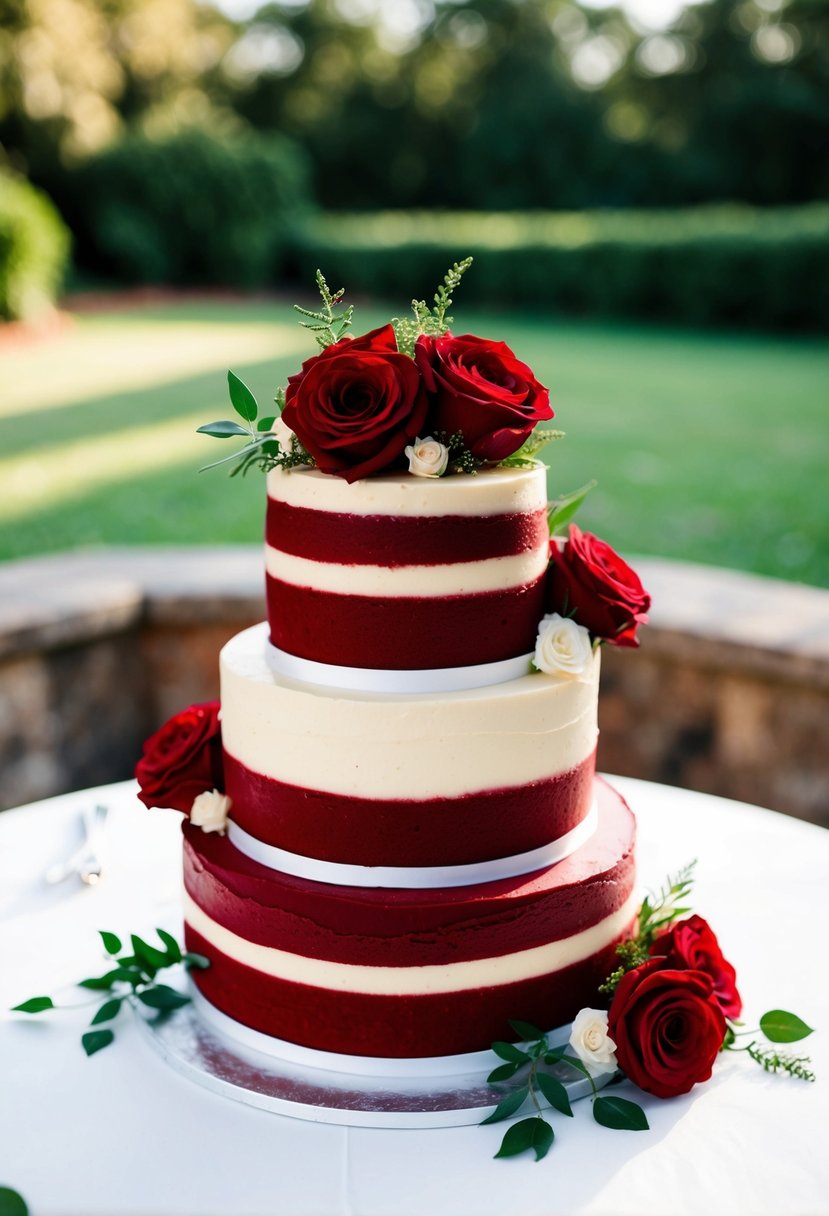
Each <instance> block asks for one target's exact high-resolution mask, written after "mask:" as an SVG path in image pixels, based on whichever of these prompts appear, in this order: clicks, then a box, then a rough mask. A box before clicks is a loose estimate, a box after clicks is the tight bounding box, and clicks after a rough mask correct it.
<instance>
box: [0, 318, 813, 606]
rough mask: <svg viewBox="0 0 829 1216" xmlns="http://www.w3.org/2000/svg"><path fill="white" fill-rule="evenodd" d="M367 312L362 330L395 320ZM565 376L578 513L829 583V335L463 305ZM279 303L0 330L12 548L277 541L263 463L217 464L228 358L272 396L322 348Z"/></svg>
mask: <svg viewBox="0 0 829 1216" xmlns="http://www.w3.org/2000/svg"><path fill="white" fill-rule="evenodd" d="M387 315H388V314H387V313H383V312H380V311H379V310H378V309H377V308H374V307H369V306H364V307H361V308H358V311H357V317H356V321H355V330H354V332H356V333H359V332H361V331H363V330H366V329H369V328H370V327H372V326H373V325H377V324H379V323H381V321H383V320H385V319H387ZM455 315H456V325H455V331H456V332H463V331H465V330H471V331H473V332H476V333H479V334H482V335H484V336H489V337H501V338H503V339H505V340H506V341H507V342H508V343H509V344H510V345H511V346H512V347H513V349H514V350H515V351H516V353H517V354H518V355H519V356H520V357H521V358H522V359H524V360H525V361H526V362H528V363H529V364H531V366H532V367H533V369H534V370H535V372H536V375H537V376H538V378H539V379H540V380H542V381H544V382H545V383H546V384H549V385H550V386H551V389H552V397H553V403H554V406H555V409H556V419H557V425H558V426H560V427H561V428H562V429H563V430H564V431H565V432H566V435H567V437H566V439H564V440H563V441H561V442H559V443H557V444H554V445H552V446H551V447H550V448H548V449H547V453H546V459H547V462H548V463H549V465H550V473H549V486H550V494H551V496H555V495H557V494H561V493H565V492H567V491H569V490H571V489H574V488H575V487H576V486H579V485H581V484H583V483H584V482H586V481H588V480H589V479H590V478H593V477H595V478H596V479H597V480H598V482H599V485H598V488H597V489H596V490H594V492H593V494H592V495H591V496H590V498H589V499H588V501H587V503H586V504H585V507H584V508H583V510H582V513H581V516H580V522H581V523H582V526H583V527H586V528H590V529H591V530H593V531H596V532H598V533H599V534H600V535H602V536H603V537H605V538H606V539H607V540H609V541H611V543H612V544H614V545H615V546H616V547H617V548H619V549H621V550H622V551H623V552H625V553H628V554H634V553H642V554H644V553H648V554H659V555H663V556H669V557H676V558H683V559H687V560H692V561H701V562H708V563H711V564H713V565H723V566H733V567H738V568H741V569H744V570H754V571H757V572H760V573H763V574H771V575H776V576H778V577H781V578H788V579H798V580H802V581H806V582H811V583H817V584H821V585H829V510H827V497H829V496H828V495H827V489H826V484H827V480H829V479H828V478H827V468H829V419H828V418H827V415H828V414H829V345H827V344H826V343H822V342H820V341H819V340H817V339H815V340H806V339H798V338H784V337H771V336H746V335H737V334H733V333H722V334H717V333H711V332H708V333H706V332H696V331H683V330H668V329H661V328H654V327H645V326H640V325H637V326H633V325H630V326H628V325H621V324H608V323H599V322H586V321H585V322H569V323H568V322H564V321H562V320H560V319H540V318H537V317H528V316H521V315H518V314H515V313H502V314H495V313H485V314H484V313H476V312H474V311H472V310H468V309H464V308H463V307H462V306H461V307H460V308H456V310H455ZM312 351H313V345H312V342H311V341H310V340H309V336H308V335H307V334H306V333H305V332H304V331H303V330H301V329H300V328H299V327H298V326H297V325H296V323H295V321H294V318H293V315H292V313H291V311H290V308H289V306H288V305H287V304H284V303H281V302H279V301H262V300H255V301H246V302H241V303H240V302H226V301H220V300H204V301H198V302H192V301H181V302H177V303H172V304H164V305H155V306H152V307H143V308H140V309H133V310H130V311H122V312H110V313H108V314H98V315H88V314H84V315H81V314H79V315H77V316H76V317H75V318H74V321H73V324H72V325H71V326H70V327H69V328H68V329H67V330H65V331H64V332H63V333H61V334H59V335H58V336H55V337H52V338H49V339H44V340H43V341H40V342H33V343H30V344H27V345H21V346H19V347H15V348H10V347H9V346H6V347H0V557H2V558H11V557H22V556H25V555H27V554H34V553H41V552H50V551H54V550H59V549H68V548H77V547H84V546H90V545H100V544H124V543H127V544H156V543H157V544H168V543H169V544H181V543H192V544H215V543H220V542H234V541H248V542H250V541H258V540H259V538H260V537H261V534H262V518H263V494H264V487H263V484H262V479H261V477H260V476H259V474H250V475H248V477H247V478H246V479H244V480H242V479H241V478H235V479H234V480H233V481H228V478H227V475H226V473H225V472H224V471H223V470H213V471H211V472H209V473H201V474H200V473H199V472H198V469H199V467H200V465H202V464H206V463H207V462H208V461H210V460H214V459H217V458H218V457H219V456H222V455H225V454H226V453H228V452H229V451H230V450H231V449H230V447H229V446H228V444H229V443H230V442H232V441H227V442H226V443H222V444H221V445H220V443H219V442H218V441H216V440H212V439H210V438H208V437H206V436H202V435H196V434H195V428H196V427H197V426H198V425H199V424H200V423H202V422H209V421H211V420H213V419H215V418H222V417H227V416H229V405H228V403H227V395H226V382H225V369H226V368H228V367H232V368H233V369H234V371H236V372H237V373H238V374H239V375H240V376H242V378H243V379H244V380H246V381H247V382H248V383H249V384H250V386H251V388H253V390H254V391H255V392H256V393H257V395H258V397H259V399H260V402H261V403H263V404H264V403H266V402H269V401H270V400H271V399H272V397H273V392H274V389H275V387H276V385H277V384H279V383H280V382H284V380H285V377H286V376H287V375H288V374H289V373H290V372H292V371H294V370H295V369H296V368H297V366H298V364H299V362H300V360H301V359H302V358H304V357H306V356H307V355H308V354H310V353H312Z"/></svg>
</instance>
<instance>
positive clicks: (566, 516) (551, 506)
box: [547, 481, 599, 536]
mask: <svg viewBox="0 0 829 1216" xmlns="http://www.w3.org/2000/svg"><path fill="white" fill-rule="evenodd" d="M598 484H599V483H598V482H597V481H588V483H587V485H584V486H580V487H579V488H578V490H573V491H572V492H571V493H570V494H562V495H561V497H559V498H556V499H555V500H554V501H553V502H551V503H548V506H547V523H548V524H549V527H550V536H563V535H564V533H565V532H566V531H567V528H568V527H569V525H570V521H571V520H572V519H573V518H574V517H575V515H576V512H577V511H578V510H579V508H580V507H581V505H582V503H583V502H584V500H585V498H587V495H588V494H589V493H590V491H591V490H594V489H595V488H596V486H597V485H598Z"/></svg>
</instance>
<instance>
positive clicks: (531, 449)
mask: <svg viewBox="0 0 829 1216" xmlns="http://www.w3.org/2000/svg"><path fill="white" fill-rule="evenodd" d="M563 438H564V431H554V430H550V429H549V428H546V429H545V428H542V427H539V428H538V429H536V430H534V431H533V433H532V435H530V437H529V439H527V440H525V441H524V443H522V445H521V447H520V448H519V449H518V451H517V452H513V454H512V455H511V456H507V457H506V458H505V459H504V460H501V461H499V462H498V463H499V466H500V467H501V468H502V469H528V468H532V466H533V465H534V464H535V461H536V456H537V454H538V453H539V452H540V451H541V449H542V448H545V447H546V446H547V444H548V443H552V442H553V441H554V440H556V439H563Z"/></svg>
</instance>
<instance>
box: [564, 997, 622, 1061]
mask: <svg viewBox="0 0 829 1216" xmlns="http://www.w3.org/2000/svg"><path fill="white" fill-rule="evenodd" d="M570 1046H571V1047H572V1048H573V1051H574V1052H575V1054H576V1055H577V1056H578V1058H579V1059H580V1060H581V1062H582V1064H583V1065H584V1066H585V1068H586V1069H587V1071H588V1072H589V1073H590V1075H591V1077H597V1076H599V1074H600V1073H604V1072H614V1071H615V1069H616V1068H617V1064H616V1044H615V1043H614V1042H613V1040H612V1039H611V1038H609V1037H608V1033H607V1010H606V1009H580V1010H579V1012H578V1013H577V1014H576V1016H575V1019H574V1021H573V1030H572V1032H571V1034H570Z"/></svg>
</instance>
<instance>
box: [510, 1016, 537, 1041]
mask: <svg viewBox="0 0 829 1216" xmlns="http://www.w3.org/2000/svg"><path fill="white" fill-rule="evenodd" d="M509 1024H510V1026H511V1027H512V1028H513V1030H514V1031H515V1033H516V1034H518V1035H520V1036H521V1038H522V1039H523V1040H524V1042H526V1043H532V1042H534V1041H535V1040H536V1039H543V1038H544V1031H543V1030H539V1029H538V1027H537V1026H533V1024H532V1022H522V1021H521V1020H520V1019H519V1018H510V1020H509Z"/></svg>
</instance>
